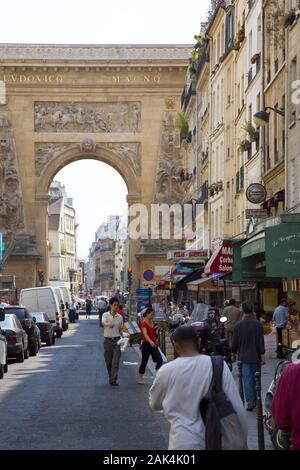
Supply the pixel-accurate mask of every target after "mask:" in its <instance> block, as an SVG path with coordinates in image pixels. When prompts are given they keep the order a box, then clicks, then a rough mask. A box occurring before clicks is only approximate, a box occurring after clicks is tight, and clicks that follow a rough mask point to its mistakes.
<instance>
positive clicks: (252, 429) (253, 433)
mask: <svg viewBox="0 0 300 470" xmlns="http://www.w3.org/2000/svg"><path fill="white" fill-rule="evenodd" d="M134 349H135V351H136V352H137V354H138V355H139V356H141V353H140V350H139V347H138V346H134ZM277 364H278V361H277V359H267V364H266V365H265V366H264V367H263V369H262V400H263V402H264V399H265V396H266V393H267V391H268V388H269V386H270V384H271V382H272V380H273V377H274V372H275V368H276V365H277ZM148 370H149V371H150V372H151V374H152V379H151V382H152V381H153V378H154V376H155V363H153V361H152V359H151V358H150V360H149V363H148ZM233 376H234V378H235V380H236V383H237V385H238V370H237V366H236V364H235V365H234V366H233ZM146 381H147V380H146ZM248 425H249V428H248V447H249V449H250V450H258V438H257V420H256V413H255V412H252V413H250V412H249V413H248ZM265 448H266V450H274V448H273V445H272V443H271V440H270V438H269V434H268V433H267V431H266V430H265Z"/></svg>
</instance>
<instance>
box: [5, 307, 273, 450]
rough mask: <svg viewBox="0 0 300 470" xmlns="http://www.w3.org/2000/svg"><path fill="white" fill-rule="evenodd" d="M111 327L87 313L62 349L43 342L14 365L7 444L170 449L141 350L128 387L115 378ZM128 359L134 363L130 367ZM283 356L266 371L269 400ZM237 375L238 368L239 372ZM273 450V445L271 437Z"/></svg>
mask: <svg viewBox="0 0 300 470" xmlns="http://www.w3.org/2000/svg"><path fill="white" fill-rule="evenodd" d="M102 334H103V330H102V329H100V328H99V327H98V319H97V317H96V316H91V319H90V320H86V319H85V318H84V317H81V319H80V321H79V322H77V323H76V324H75V325H70V329H69V331H68V332H67V333H64V335H63V337H62V338H61V339H59V340H57V341H56V344H55V346H51V347H44V346H43V347H42V349H41V350H40V352H39V354H38V356H37V357H30V358H29V359H28V360H26V361H25V362H24V363H23V364H18V363H15V362H11V363H10V365H9V371H8V374H6V376H5V379H4V380H3V381H1V382H0V416H1V423H4V425H3V426H1V427H0V449H3V450H4V449H5V450H14V449H27V450H28V449H31V450H33V449H45V450H46V449H50V450H51V449H57V450H63V449H65V450H67V449H74V450H75V449H77V450H83V449H86V450H132V449H136V450H139V449H142V450H151V449H152V450H165V449H167V447H168V430H169V429H168V424H167V423H166V420H165V419H164V416H163V414H160V413H154V412H152V411H151V409H150V408H149V406H148V391H149V386H150V385H151V383H152V381H153V376H152V374H151V372H150V370H152V371H154V367H153V363H152V364H151V361H150V363H149V368H150V370H148V371H147V373H146V381H147V383H148V385H146V386H145V387H141V386H138V385H137V365H136V363H138V362H139V354H138V348H136V347H135V348H132V349H131V348H128V349H127V351H126V353H125V354H123V357H122V360H121V363H120V374H119V383H120V387H118V388H117V387H116V388H114V387H111V386H109V385H108V383H107V375H106V368H105V363H104V358H103V338H102ZM123 362H129V363H130V365H125V364H123ZM275 364H276V361H275V360H269V361H268V363H267V366H266V367H264V369H263V374H262V397H263V398H264V396H265V393H266V391H267V388H268V386H269V384H270V382H271V380H272V376H273V371H274V368H275ZM233 374H234V377H235V378H236V380H237V371H236V369H234V372H233ZM248 422H249V437H248V445H249V449H251V450H255V449H257V448H258V447H257V446H258V441H257V423H256V414H255V413H249V414H248ZM265 442H266V449H268V450H272V445H271V442H270V439H269V436H268V435H267V434H265Z"/></svg>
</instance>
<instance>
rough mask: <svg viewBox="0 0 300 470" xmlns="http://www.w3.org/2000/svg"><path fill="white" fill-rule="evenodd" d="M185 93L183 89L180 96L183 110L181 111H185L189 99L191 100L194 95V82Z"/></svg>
mask: <svg viewBox="0 0 300 470" xmlns="http://www.w3.org/2000/svg"><path fill="white" fill-rule="evenodd" d="M185 91H186V90H185V89H184V93H183V94H182V96H181V107H182V108H183V111H185V110H186V108H187V107H188V105H189V102H190V99H191V98H192V96H195V95H196V83H195V82H194V81H192V82H191V84H190V86H189V89H188V91H187V93H185Z"/></svg>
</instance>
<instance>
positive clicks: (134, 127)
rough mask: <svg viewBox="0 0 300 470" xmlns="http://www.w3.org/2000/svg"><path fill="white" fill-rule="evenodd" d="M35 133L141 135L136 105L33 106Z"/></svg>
mask: <svg viewBox="0 0 300 470" xmlns="http://www.w3.org/2000/svg"><path fill="white" fill-rule="evenodd" d="M34 126H35V131H37V132H98V133H112V132H141V105H140V103H135V102H132V103H57V102H36V103H35V104H34Z"/></svg>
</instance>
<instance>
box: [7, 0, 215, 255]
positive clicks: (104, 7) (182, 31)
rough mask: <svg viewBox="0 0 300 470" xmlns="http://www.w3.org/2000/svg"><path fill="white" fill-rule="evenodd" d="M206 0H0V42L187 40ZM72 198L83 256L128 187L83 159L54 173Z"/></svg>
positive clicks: (121, 205) (122, 203)
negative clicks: (97, 230)
mask: <svg viewBox="0 0 300 470" xmlns="http://www.w3.org/2000/svg"><path fill="white" fill-rule="evenodd" d="M209 4H210V0H186V1H182V0H181V1H179V0H113V1H112V0H84V1H83V2H81V1H79V0H78V1H75V0H51V1H50V0H9V1H4V0H0V20H1V21H0V25H1V26H0V42H2V43H52V44H65V43H67V44H192V43H194V35H195V34H198V33H199V30H200V23H201V21H204V19H205V16H206V12H207V9H208V6H209ZM55 179H56V180H59V181H61V182H62V183H63V184H64V185H65V186H66V190H67V192H68V195H69V196H70V197H73V198H74V204H75V208H76V210H77V219H78V222H79V224H80V228H79V240H78V255H79V257H80V258H85V257H87V255H88V250H89V247H90V245H91V243H92V242H93V240H94V233H95V231H96V229H97V227H98V226H99V225H100V223H101V222H103V221H105V217H106V215H109V214H122V213H124V212H125V210H126V194H127V189H126V185H125V183H124V181H123V180H122V178H121V176H120V175H119V174H118V173H117V172H116V171H115V170H113V169H112V168H110V167H109V166H108V165H105V164H104V163H100V162H96V161H89V160H88V161H87V160H83V161H80V162H75V163H72V164H71V165H69V166H67V167H65V168H64V169H63V170H61V171H60V172H59V173H58V175H57V176H56V178H55Z"/></svg>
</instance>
